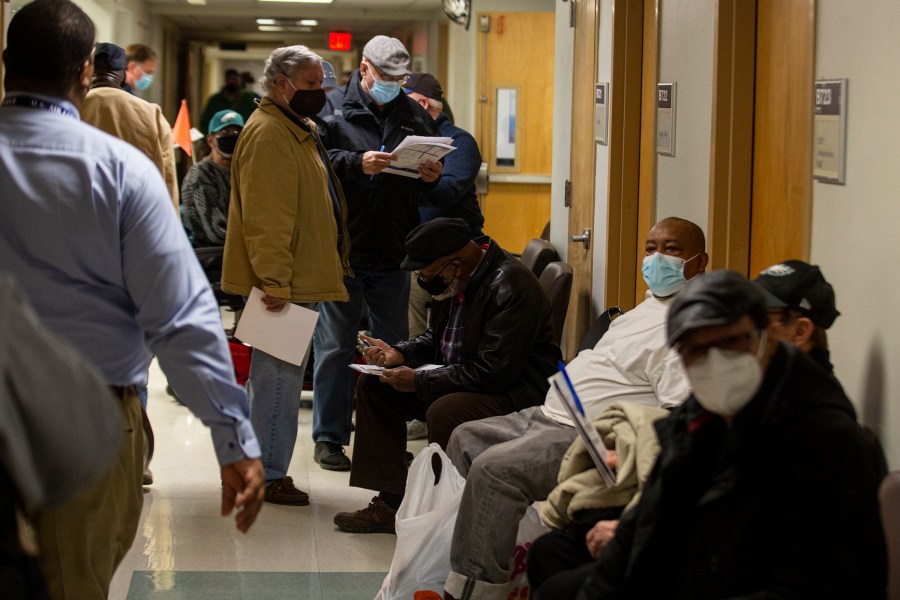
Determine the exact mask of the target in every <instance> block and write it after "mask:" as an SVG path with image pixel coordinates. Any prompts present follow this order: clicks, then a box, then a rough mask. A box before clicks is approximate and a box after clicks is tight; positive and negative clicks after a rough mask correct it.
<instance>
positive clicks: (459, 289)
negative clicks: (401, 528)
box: [334, 218, 560, 533]
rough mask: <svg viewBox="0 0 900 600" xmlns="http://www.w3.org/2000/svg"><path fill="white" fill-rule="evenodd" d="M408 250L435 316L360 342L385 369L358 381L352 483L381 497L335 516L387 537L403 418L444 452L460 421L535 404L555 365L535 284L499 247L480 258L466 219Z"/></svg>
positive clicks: (401, 470) (417, 235)
mask: <svg viewBox="0 0 900 600" xmlns="http://www.w3.org/2000/svg"><path fill="white" fill-rule="evenodd" d="M406 251H407V256H406V258H405V259H404V260H403V262H402V263H401V267H402V268H404V269H406V270H407V271H413V272H415V274H416V282H417V284H418V285H419V286H421V287H422V288H424V289H425V290H427V291H428V293H429V294H431V296H432V297H433V298H434V300H435V305H434V309H433V311H434V313H433V314H434V317H433V319H432V327H431V328H430V329H428V330H427V331H426V332H425V333H423V334H422V335H420V336H418V337H416V338H414V339H412V340H409V341H408V342H400V343H398V344H395V345H393V346H391V345H388V344H387V343H385V342H383V341H382V340H378V339H374V338H369V337H363V340H364V342H365V343H366V344H368V346H369V347H368V348H366V350H365V357H366V360H367V361H368V362H369V364H370V365H374V366H376V367H383V368H384V370H383V371H382V372H381V374H380V376H379V375H363V376H361V377H360V378H359V381H358V383H357V404H356V441H355V444H354V446H353V461H352V464H353V466H352V469H351V471H350V485H352V486H355V487H362V488H368V489H373V490H377V491H379V492H380V494H379V496H377V497H375V498H374V499H373V500H372V503H371V504H370V505H369V506H368V508H365V509H362V510H358V511H356V512H350V513H338V514H337V515H335V517H334V522H335V525H337V526H338V528H339V529H341V530H342V531H348V532H351V533H378V532H382V533H393V532H394V516H395V514H396V511H397V508H398V507H399V505H400V501H401V500H402V498H403V493H404V490H405V486H406V471H407V467H406V461H405V452H406V422H407V421H408V420H410V419H414V418H415V419H420V420H423V421H426V422H427V423H428V429H429V436H428V439H429V442H435V443H437V444H439V445H440V446H441V447H442V448H445V447H446V445H447V440H448V439H449V438H450V434H451V433H452V432H453V429H454V428H455V427H456V426H457V425H459V424H461V423H465V422H467V421H471V420H476V419H482V418H485V417H491V416H496V415H504V414H507V413H510V412H513V411H517V410H521V409H522V408H525V407H528V406H535V405H537V404H540V403H541V402H542V401H543V399H544V395H545V394H546V392H547V388H548V387H549V384H548V382H547V378H548V377H549V376H550V375H552V374H553V373H554V372H555V371H556V365H557V361H558V360H559V358H560V350H559V347H558V346H557V344H556V342H555V341H554V335H553V322H552V319H551V317H550V303H549V301H548V300H547V297H546V296H545V295H544V292H543V290H542V289H541V287H540V284H539V283H538V280H537V278H535V277H534V275H533V274H532V273H531V272H530V271H529V270H528V269H527V268H526V267H524V266H522V265H521V264H520V263H519V262H518V261H517V260H516V259H515V258H513V257H512V256H510V255H509V254H508V253H506V252H505V251H504V250H502V249H501V248H500V247H499V246H498V245H497V243H496V242H493V241H491V242H490V243H489V244H488V246H487V248H486V249H484V250H483V249H482V248H481V247H479V246H478V245H477V244H475V243H474V242H472V240H471V238H470V231H469V227H468V225H467V224H466V222H465V221H463V220H462V219H450V218H438V219H434V220H432V221H429V222H427V223H424V224H422V225H419V226H418V227H416V228H415V229H413V230H412V232H410V234H409V236H407V238H406ZM424 365H436V366H437V368H433V369H422V368H420V367H423V366H424Z"/></svg>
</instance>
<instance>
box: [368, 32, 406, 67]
mask: <svg viewBox="0 0 900 600" xmlns="http://www.w3.org/2000/svg"><path fill="white" fill-rule="evenodd" d="M363 56H364V57H365V58H366V60H368V61H369V62H370V63H372V64H373V65H374V66H375V67H376V68H377V69H378V70H379V71H381V72H382V73H384V74H385V75H388V76H390V77H401V76H403V75H409V52H407V51H406V47H405V46H404V45H403V43H402V42H401V41H400V40H398V39H397V38H392V37H388V36H386V35H376V36H375V37H373V38H372V39H371V40H369V43H368V44H366V47H365V48H363Z"/></svg>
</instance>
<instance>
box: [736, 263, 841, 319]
mask: <svg viewBox="0 0 900 600" xmlns="http://www.w3.org/2000/svg"><path fill="white" fill-rule="evenodd" d="M753 282H754V283H756V284H757V285H759V286H760V287H761V288H762V290H763V295H764V296H765V297H766V302H767V305H768V306H769V308H791V309H793V310H795V311H797V312H798V313H800V314H801V315H803V316H805V317H808V318H809V320H810V321H812V322H813V323H815V324H816V325H818V326H819V327H823V328H825V329H828V328H829V327H831V325H832V324H833V323H834V320H835V319H837V318H838V315H840V314H841V313H839V312H838V310H837V308H835V306H834V288H832V287H831V284H829V283H828V282H827V281H825V277H823V276H822V271H820V270H819V267H817V266H815V265H811V264H809V263H805V262H803V261H802V260H786V261H784V262H782V263H778V264H777V265H772V266H771V267H769V268H767V269H765V270H764V271H763V272H762V273H760V274H759V277H757V278H756V279H754V280H753Z"/></svg>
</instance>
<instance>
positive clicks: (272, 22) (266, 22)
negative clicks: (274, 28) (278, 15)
mask: <svg viewBox="0 0 900 600" xmlns="http://www.w3.org/2000/svg"><path fill="white" fill-rule="evenodd" d="M256 24H257V25H277V24H278V21H276V20H275V19H257V20H256Z"/></svg>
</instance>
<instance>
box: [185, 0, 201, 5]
mask: <svg viewBox="0 0 900 600" xmlns="http://www.w3.org/2000/svg"><path fill="white" fill-rule="evenodd" d="M187 3H188V4H193V5H195V6H206V0H187Z"/></svg>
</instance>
